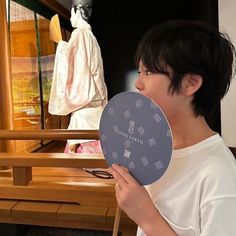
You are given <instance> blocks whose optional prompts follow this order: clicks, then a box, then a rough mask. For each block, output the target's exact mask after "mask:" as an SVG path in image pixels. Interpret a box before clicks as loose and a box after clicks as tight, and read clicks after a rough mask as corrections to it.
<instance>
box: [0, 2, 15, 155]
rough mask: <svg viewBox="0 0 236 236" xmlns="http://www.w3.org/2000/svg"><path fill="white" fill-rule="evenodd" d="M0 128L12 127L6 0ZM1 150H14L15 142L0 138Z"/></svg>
mask: <svg viewBox="0 0 236 236" xmlns="http://www.w3.org/2000/svg"><path fill="white" fill-rule="evenodd" d="M0 29H1V30H0V58H1V63H0V101H1V104H0V129H8V130H12V129H13V101H12V86H11V63H10V46H9V45H10V44H9V32H8V25H7V14H6V0H0ZM0 151H1V152H14V151H15V142H14V141H8V140H7V141H5V140H0Z"/></svg>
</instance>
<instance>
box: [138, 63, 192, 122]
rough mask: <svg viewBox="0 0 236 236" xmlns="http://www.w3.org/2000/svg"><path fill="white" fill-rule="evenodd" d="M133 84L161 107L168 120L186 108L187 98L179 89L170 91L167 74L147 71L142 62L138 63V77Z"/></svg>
mask: <svg viewBox="0 0 236 236" xmlns="http://www.w3.org/2000/svg"><path fill="white" fill-rule="evenodd" d="M135 86H136V88H137V89H138V90H139V92H140V93H141V94H143V95H145V96H147V97H149V98H151V99H152V100H153V101H154V102H156V103H157V104H158V105H159V106H160V107H161V108H162V110H163V112H164V113H165V115H166V116H167V118H168V119H169V121H170V120H172V119H174V118H176V116H177V115H178V114H180V113H181V112H184V110H183V109H186V108H187V106H185V104H186V102H187V100H186V99H187V98H186V96H184V94H182V93H181V91H180V92H178V93H176V92H175V93H174V94H172V93H171V92H170V90H169V87H170V78H169V77H168V75H165V74H159V73H151V72H149V71H147V69H146V68H145V67H144V65H143V64H142V62H140V64H139V77H138V79H137V81H136V84H135ZM186 105H187V104H186ZM188 105H189V104H188Z"/></svg>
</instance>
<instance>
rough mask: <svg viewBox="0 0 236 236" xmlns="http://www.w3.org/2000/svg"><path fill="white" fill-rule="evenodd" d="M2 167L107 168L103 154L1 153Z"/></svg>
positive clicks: (0, 164)
mask: <svg viewBox="0 0 236 236" xmlns="http://www.w3.org/2000/svg"><path fill="white" fill-rule="evenodd" d="M0 166H13V167H17V166H18V167H67V168H68V167H75V168H76V167H78V168H83V167H86V168H107V164H106V161H105V159H104V157H103V155H102V154H96V153H94V154H92V153H89V154H88V153H87V154H86V153H81V154H79V153H76V154H68V153H0Z"/></svg>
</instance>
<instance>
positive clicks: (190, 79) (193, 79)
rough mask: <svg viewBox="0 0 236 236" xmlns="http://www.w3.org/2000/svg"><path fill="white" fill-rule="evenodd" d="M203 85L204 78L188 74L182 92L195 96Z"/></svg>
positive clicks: (183, 82) (184, 79)
mask: <svg viewBox="0 0 236 236" xmlns="http://www.w3.org/2000/svg"><path fill="white" fill-rule="evenodd" d="M201 85H202V76H200V75H197V74H186V75H185V76H184V78H183V81H182V91H183V93H184V94H185V95H187V96H191V95H193V94H194V93H195V92H196V91H197V90H198V89H199V88H200V87H201Z"/></svg>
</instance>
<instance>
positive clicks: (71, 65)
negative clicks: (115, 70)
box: [48, 18, 107, 144]
mask: <svg viewBox="0 0 236 236" xmlns="http://www.w3.org/2000/svg"><path fill="white" fill-rule="evenodd" d="M106 103H107V88H106V84H105V81H104V73H103V61H102V56H101V50H100V47H99V45H98V43H97V40H96V38H95V36H94V35H93V33H92V31H91V27H90V25H89V24H88V23H87V22H86V21H84V20H83V19H82V18H80V19H79V20H78V22H77V28H76V29H75V30H74V31H73V32H72V34H71V38H70V40H69V42H65V41H60V42H59V44H58V46H57V50H56V57H55V64H54V72H53V78H52V86H51V94H50V98H49V109H48V110H49V113H50V114H53V115H67V114H69V113H72V114H71V119H70V124H69V127H68V129H85V130H90V129H95V130H96V129H99V122H100V117H101V113H102V111H103V108H104V106H105V105H106ZM68 141H69V144H76V143H81V142H87V141H88V140H68Z"/></svg>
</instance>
